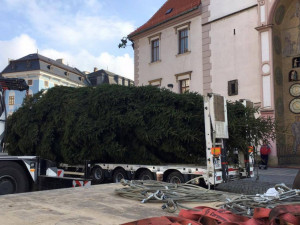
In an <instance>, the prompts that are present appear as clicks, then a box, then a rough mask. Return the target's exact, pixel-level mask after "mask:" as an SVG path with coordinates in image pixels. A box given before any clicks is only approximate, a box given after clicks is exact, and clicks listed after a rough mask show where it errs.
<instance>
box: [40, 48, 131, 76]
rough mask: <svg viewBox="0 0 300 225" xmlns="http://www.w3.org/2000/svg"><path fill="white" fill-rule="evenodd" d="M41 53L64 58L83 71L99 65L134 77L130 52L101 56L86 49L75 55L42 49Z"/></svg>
mask: <svg viewBox="0 0 300 225" xmlns="http://www.w3.org/2000/svg"><path fill="white" fill-rule="evenodd" d="M41 54H42V55H44V56H46V57H49V58H52V59H58V58H63V59H64V61H65V63H66V64H68V65H69V66H72V67H77V68H78V69H80V70H82V71H88V72H93V69H94V67H97V68H98V69H105V70H109V71H110V72H113V73H116V74H118V75H121V76H124V77H127V78H129V79H132V80H133V79H134V77H133V73H134V72H133V69H134V66H133V65H134V62H133V58H131V57H130V56H129V54H124V55H122V56H114V55H111V54H109V53H107V52H104V53H101V54H100V55H99V56H94V55H92V54H91V53H89V52H88V51H86V50H81V51H80V52H78V53H77V54H76V55H73V54H71V53H68V52H59V51H56V50H53V49H45V50H42V51H41Z"/></svg>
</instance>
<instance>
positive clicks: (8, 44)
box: [0, 34, 37, 71]
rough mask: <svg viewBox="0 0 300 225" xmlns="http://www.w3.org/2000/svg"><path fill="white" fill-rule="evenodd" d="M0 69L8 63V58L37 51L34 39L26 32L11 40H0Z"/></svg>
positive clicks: (16, 57) (15, 57)
mask: <svg viewBox="0 0 300 225" xmlns="http://www.w3.org/2000/svg"><path fill="white" fill-rule="evenodd" d="M0 49H1V54H0V71H2V70H3V69H4V68H5V67H6V66H7V65H8V59H18V58H21V57H23V56H25V55H28V54H30V53H34V52H36V51H37V45H36V41H35V40H34V39H32V38H31V37H29V36H28V35H26V34H22V35H20V36H18V37H15V38H14V39H12V40H8V41H1V40H0Z"/></svg>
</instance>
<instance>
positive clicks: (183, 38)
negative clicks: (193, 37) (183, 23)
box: [178, 27, 189, 54]
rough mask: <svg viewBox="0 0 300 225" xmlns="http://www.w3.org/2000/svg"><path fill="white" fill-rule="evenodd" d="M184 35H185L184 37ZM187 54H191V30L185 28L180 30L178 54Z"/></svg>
mask: <svg viewBox="0 0 300 225" xmlns="http://www.w3.org/2000/svg"><path fill="white" fill-rule="evenodd" d="M183 33H184V35H183V36H182V34H183ZM182 42H183V46H182ZM187 52H189V28H188V27H185V28H182V29H180V30H178V54H184V53H187Z"/></svg>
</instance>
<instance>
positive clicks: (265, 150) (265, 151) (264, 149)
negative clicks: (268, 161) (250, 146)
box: [260, 145, 271, 155]
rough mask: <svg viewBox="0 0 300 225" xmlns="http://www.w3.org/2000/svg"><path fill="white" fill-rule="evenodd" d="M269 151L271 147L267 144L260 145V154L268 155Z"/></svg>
mask: <svg viewBox="0 0 300 225" xmlns="http://www.w3.org/2000/svg"><path fill="white" fill-rule="evenodd" d="M270 153H271V148H270V147H269V146H268V145H263V146H261V147H260V154H262V155H269V154H270Z"/></svg>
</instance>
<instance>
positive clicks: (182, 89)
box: [179, 78, 191, 94]
mask: <svg viewBox="0 0 300 225" xmlns="http://www.w3.org/2000/svg"><path fill="white" fill-rule="evenodd" d="M190 81H191V80H190V79H189V78H187V79H183V80H179V93H180V94H184V93H188V92H189V91H190ZM187 82H188V84H187ZM183 84H184V85H183Z"/></svg>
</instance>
